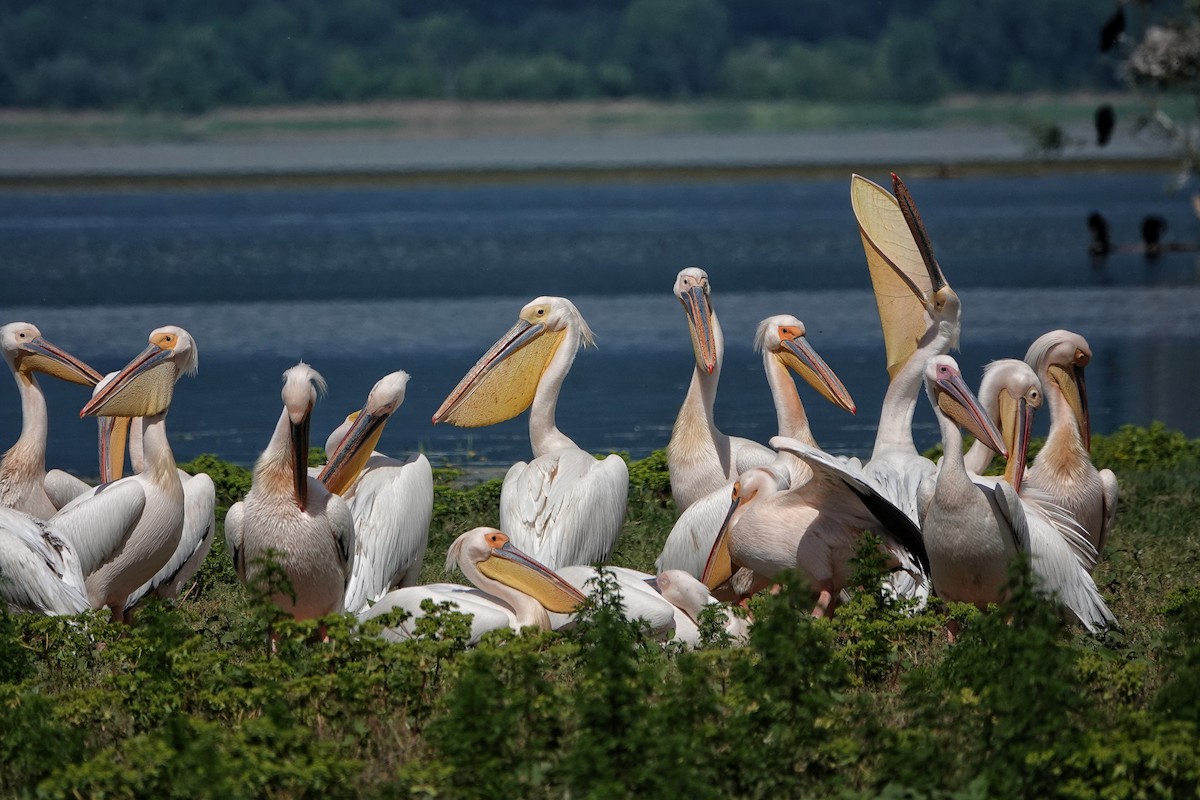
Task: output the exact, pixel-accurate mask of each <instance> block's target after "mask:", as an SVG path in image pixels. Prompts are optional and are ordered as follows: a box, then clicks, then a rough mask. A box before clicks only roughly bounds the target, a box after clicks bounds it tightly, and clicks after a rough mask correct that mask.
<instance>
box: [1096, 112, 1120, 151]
mask: <svg viewBox="0 0 1200 800" xmlns="http://www.w3.org/2000/svg"><path fill="white" fill-rule="evenodd" d="M1095 122H1096V144H1098V145H1099V146H1101V147H1104V145H1106V144H1108V141H1109V139H1111V138H1112V132H1113V128H1115V127H1116V125H1117V112H1116V111H1115V110H1114V109H1113V107H1112V106H1111V105H1109V104H1108V103H1105V104H1104V105H1102V106H1100V107H1099V108H1097V109H1096V117H1095Z"/></svg>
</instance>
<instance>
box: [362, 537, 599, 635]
mask: <svg viewBox="0 0 1200 800" xmlns="http://www.w3.org/2000/svg"><path fill="white" fill-rule="evenodd" d="M454 567H458V569H459V570H461V571H462V573H463V575H464V576H466V578H467V580H468V581H470V582H471V584H472V586H473V587H474V588H472V587H467V586H461V585H458V584H451V583H436V584H429V585H426V586H406V587H403V588H400V589H394V590H392V591H391V592H388V593H387V594H386V595H384V596H383V597H382V598H380V600H379V602H377V603H375V604H374V605H372V606H371V607H370V608H368V609H366V610H364V611H362V612H361V613H359V615H358V618H359V620H360V621H364V620H368V619H372V618H374V617H377V616H379V615H381V614H384V613H387V612H389V611H394V610H396V609H403V610H405V611H407V612H408V613H409V614H411V615H413V616H412V617H411V618H409V619H407V620H405V621H404V622H402V623H401V624H400V626H399V627H397V628H389V629H387V630H386V631H385V632H384V635H385V636H386V637H387V638H389V639H392V640H402V639H409V638H412V637H413V636H414V635H415V633H416V628H415V621H416V619H417V618H419V617H420V616H422V615H424V614H425V611H424V609H422V607H421V606H422V603H424V602H425V601H427V600H431V601H433V602H434V603H436V604H441V603H449V604H450V607H451V609H452V610H454V611H458V612H460V613H463V614H471V615H472V621H471V635H470V640H469V642H470V643H475V642H477V641H479V638H480V637H481V636H483V634H485V633H487V632H488V631H491V630H497V629H499V628H511V629H512V630H515V631H520V630H521V629H522V628H527V627H531V628H537V629H538V630H543V631H546V630H550V629H551V621H550V612H552V611H553V612H558V613H563V614H570V613H572V612H574V611H575V609H576V608H577V607H578V606H579V604H580V603H582V602H584V601H585V600H586V599H587V598H586V597H585V596H584V595H583V594H582V593H580V592H579V590H577V589H576V588H575V587H574V586H572V585H571V584H569V583H567V582H566V581H564V580H563V579H562V578H561V577H559V576H558V575H557V574H555V573H554V572H552V571H551V570H550V569H548V568H547V567H545V566H544V565H542V564H539V563H538V562H537V561H534V560H533V559H531V558H530V557H529V556H527V555H525V554H524V553H522V552H521V551H520V550H518V549H517V548H516V547H514V546H513V545H512V544H511V543H510V542H509V539H508V537H507V536H505V535H504V534H503V533H501V532H500V531H498V530H496V529H495V528H486V527H481V528H473V529H472V530H469V531H467V532H466V533H464V534H462V535H461V536H459V537H458V538H457V539H455V540H454V543H453V544H451V545H450V549H449V550H448V551H447V554H446V569H447V571H449V570H451V569H453V568H454Z"/></svg>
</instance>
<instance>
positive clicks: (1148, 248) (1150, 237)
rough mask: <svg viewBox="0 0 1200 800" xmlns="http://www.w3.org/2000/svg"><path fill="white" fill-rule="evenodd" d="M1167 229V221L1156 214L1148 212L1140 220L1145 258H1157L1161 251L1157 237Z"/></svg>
mask: <svg viewBox="0 0 1200 800" xmlns="http://www.w3.org/2000/svg"><path fill="white" fill-rule="evenodd" d="M1166 229H1167V221H1166V220H1165V219H1163V218H1162V217H1160V216H1157V215H1156V214H1148V215H1147V216H1146V217H1145V218H1144V219H1143V220H1142V245H1143V246H1144V247H1145V251H1144V252H1145V253H1146V258H1157V257H1158V254H1159V253H1161V252H1162V244H1161V243H1160V241H1159V239H1160V238H1161V237H1162V232H1163V231H1165V230H1166Z"/></svg>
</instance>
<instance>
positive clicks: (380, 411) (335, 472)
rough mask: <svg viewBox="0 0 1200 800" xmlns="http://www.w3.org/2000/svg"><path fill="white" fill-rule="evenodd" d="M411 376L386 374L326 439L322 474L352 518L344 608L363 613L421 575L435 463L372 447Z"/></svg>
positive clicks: (396, 373) (320, 477) (422, 458)
mask: <svg viewBox="0 0 1200 800" xmlns="http://www.w3.org/2000/svg"><path fill="white" fill-rule="evenodd" d="M408 381H409V375H408V373H407V372H403V371H398V372H393V373H391V374H389V375H385V376H384V377H383V378H381V379H380V380H379V382H378V383H376V384H375V386H374V387H372V389H371V391H370V393H369V394H368V395H367V402H366V403H365V404H364V405H363V407H362V410H360V411H358V412H356V413H354V414H352V415H351V416H350V418H349V419H347V420H346V422H345V423H344V424H343V425H341V426H339V427H338V429H337V430H335V431H334V432H333V433H332V434H331V435H330V437H329V441H328V442H327V444H326V452H327V453H329V461H328V462H327V463H326V464H325V467H324V469H322V470H321V473H320V475H319V476H318V480H320V481H322V482H323V483H324V484H325V486H326V487H327V488H328V489H329V491H331V492H333V493H335V494H339V495H341V496H342V499H344V500H345V501H346V504H347V505H348V506H349V507H350V513H351V514H352V515H353V517H354V548H355V552H354V559H353V566H352V569H351V573H350V585H349V586H348V587H347V589H346V597H345V607H346V610H347V611H349V612H350V613H352V614H354V613H358V612H359V611H360V610H362V609H363V608H364V607H366V605H367V604H368V603H373V602H375V601H377V600H378V599H379V598H380V597H382V596H383V595H385V594H387V593H388V592H389V591H391V590H392V589H395V588H398V587H400V586H413V585H415V584H416V583H417V579H418V578H419V577H420V574H421V565H422V563H423V561H424V558H425V548H426V546H427V545H428V543H429V520H430V518H431V517H432V515H433V469H432V468H431V467H430V466H429V460H428V459H427V458H425V456H424V455H421V454H417V455H414V456H410V457H409V458H407V459H403V460H401V459H396V458H389V457H387V456H385V455H383V454H381V453H377V452H375V445H376V444H377V443H378V442H379V437H380V436H381V435H382V434H383V428H384V425H386V424H387V421H388V419H389V418H391V416H392V414H393V413H395V411H396V409H397V408H399V407H400V404H401V403H403V402H404V395H405V390H406V389H407V387H408Z"/></svg>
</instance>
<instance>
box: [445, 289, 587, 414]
mask: <svg viewBox="0 0 1200 800" xmlns="http://www.w3.org/2000/svg"><path fill="white" fill-rule="evenodd" d="M568 331H574V332H575V334H576V335H577V336H578V341H579V344H580V346H583V347H586V346H588V345H591V344H594V343H595V340H594V338H593V336H592V331H591V328H589V327H588V325H587V323H586V322H585V321H584V319H583V315H582V314H580V313H579V309H577V308H575V304H574V303H572V302H571V301H570V300H568V299H566V298H565V297H538V298H536V299H534V300H533V301H531V302H530V303H528V304H526V306H525V307H524V308H522V309H521V313H520V314H519V315H518V318H517V324H515V325H513V326H512V328H510V329H509V330H508V332H507V333H505V334H504V335H503V336H501V337H500V339H499V340H497V341H496V343H495V344H494V345H492V346H491V348H490V349H489V350H488V351H487V352H486V353H484V355H483V357H482V358H480V359H479V361H477V362H475V366H474V367H472V368H471V371H470V372H468V373H467V374H466V376H465V377H464V378H463V379H462V380H461V381H459V383H458V386H456V387H454V391H452V392H451V393H450V395H449V396H448V397H447V398H446V400H445V402H443V403H442V405H441V407H440V408H438V410H437V412H436V413H434V415H433V422H434V424H437V423H438V422H442V421H443V420H444V421H446V422H449V423H450V424H451V425H458V426H460V427H468V428H472V427H478V426H481V425H493V424H495V423H497V422H503V421H504V420H506V419H512V418H513V417H515V416H516V415H517V414H520V413H521V412H522V411H524V410H525V409H527V408H529V406H530V404H531V403H533V397H534V394H535V393H536V392H537V387H538V383H539V381H540V380H541V377H542V373H543V372H545V370H546V367H547V366H549V364H550V361H551V360H552V359H553V358H554V355H555V353H556V352H558V348H559V346H560V345H561V344H562V343H563V341H564V339H565V337H566V335H567V332H568ZM571 356H572V357H574V353H572V354H571Z"/></svg>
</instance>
